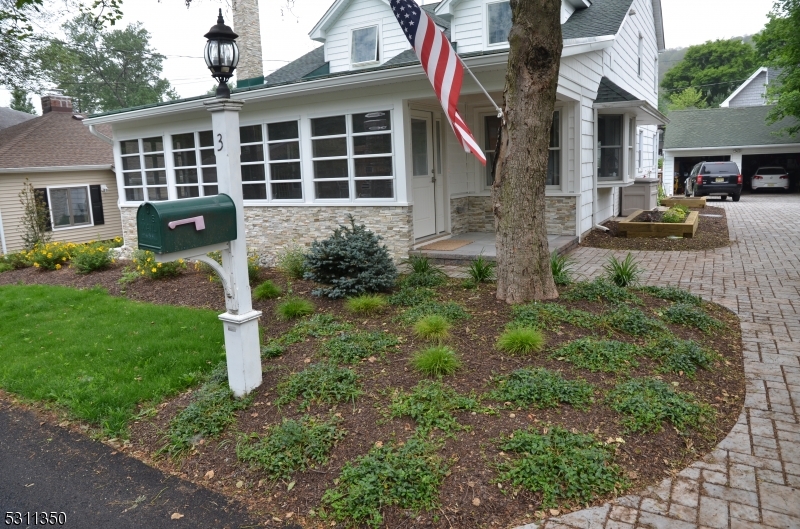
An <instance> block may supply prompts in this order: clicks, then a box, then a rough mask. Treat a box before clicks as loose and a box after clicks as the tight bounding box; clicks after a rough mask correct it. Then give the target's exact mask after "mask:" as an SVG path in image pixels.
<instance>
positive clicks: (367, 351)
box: [322, 331, 400, 364]
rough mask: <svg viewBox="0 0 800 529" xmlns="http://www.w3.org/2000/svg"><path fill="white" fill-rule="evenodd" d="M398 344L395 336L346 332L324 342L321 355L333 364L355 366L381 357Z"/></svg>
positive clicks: (378, 332) (382, 333)
mask: <svg viewBox="0 0 800 529" xmlns="http://www.w3.org/2000/svg"><path fill="white" fill-rule="evenodd" d="M398 343H400V342H399V340H398V339H397V336H395V335H393V334H389V333H386V332H380V331H370V332H346V333H343V334H340V335H339V336H334V337H333V338H331V339H330V340H328V341H327V342H325V343H324V344H323V346H322V354H323V355H325V356H326V357H328V358H329V359H330V360H331V361H333V362H343V363H346V364H355V363H358V362H359V361H360V360H362V359H364V358H369V357H370V356H383V355H384V353H385V352H386V350H387V349H389V348H390V347H394V346H395V345H397V344H398Z"/></svg>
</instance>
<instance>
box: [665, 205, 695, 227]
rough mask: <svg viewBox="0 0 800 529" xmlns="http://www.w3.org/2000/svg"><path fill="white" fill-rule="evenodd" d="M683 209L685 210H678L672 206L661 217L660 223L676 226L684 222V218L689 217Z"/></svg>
mask: <svg viewBox="0 0 800 529" xmlns="http://www.w3.org/2000/svg"><path fill="white" fill-rule="evenodd" d="M684 209H685V208H678V206H673V207H671V208H669V209H668V210H667V211H665V212H664V214H663V215H662V216H661V222H666V223H669V224H677V223H679V222H683V221H685V220H686V217H687V216H688V215H689V212H688V211H684Z"/></svg>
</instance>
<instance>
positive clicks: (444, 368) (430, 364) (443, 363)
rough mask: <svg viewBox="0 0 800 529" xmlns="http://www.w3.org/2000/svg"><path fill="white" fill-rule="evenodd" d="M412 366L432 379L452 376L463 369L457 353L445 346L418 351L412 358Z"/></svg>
mask: <svg viewBox="0 0 800 529" xmlns="http://www.w3.org/2000/svg"><path fill="white" fill-rule="evenodd" d="M411 364H412V365H413V366H414V368H415V369H416V370H417V371H419V372H420V373H424V374H426V375H428V376H432V377H441V376H445V375H452V374H453V373H455V372H456V371H457V370H458V368H459V367H461V361H460V360H459V359H458V356H456V352H455V351H453V350H452V349H451V348H449V347H447V346H444V345H439V346H436V347H429V348H427V349H423V350H422V351H417V352H416V353H414V356H413V357H412V358H411Z"/></svg>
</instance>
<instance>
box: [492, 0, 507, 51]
mask: <svg viewBox="0 0 800 529" xmlns="http://www.w3.org/2000/svg"><path fill="white" fill-rule="evenodd" d="M486 10H487V17H486V18H487V20H488V23H487V24H486V25H487V28H486V29H487V33H488V35H489V45H494V44H504V43H506V42H508V34H509V33H510V32H511V2H494V3H491V4H487V6H486Z"/></svg>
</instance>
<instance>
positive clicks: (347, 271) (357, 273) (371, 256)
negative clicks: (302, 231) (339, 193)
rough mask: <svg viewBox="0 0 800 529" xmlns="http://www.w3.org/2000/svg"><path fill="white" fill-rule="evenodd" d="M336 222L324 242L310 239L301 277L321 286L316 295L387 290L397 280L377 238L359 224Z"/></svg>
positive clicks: (344, 294)
mask: <svg viewBox="0 0 800 529" xmlns="http://www.w3.org/2000/svg"><path fill="white" fill-rule="evenodd" d="M349 219H350V226H343V225H340V226H339V227H338V228H336V229H335V230H334V232H333V235H331V236H330V237H328V238H327V239H325V240H324V241H314V242H313V243H312V244H311V249H310V250H309V252H308V254H307V255H306V260H305V265H306V272H305V274H304V275H303V277H304V278H305V279H310V280H311V281H316V282H317V283H321V284H322V285H324V286H323V287H321V288H317V289H315V290H314V291H313V292H312V293H313V294H314V295H316V296H328V297H329V298H344V297H347V296H358V295H360V294H365V293H370V292H382V291H385V290H389V289H390V288H392V287H393V286H394V284H395V281H396V280H397V267H396V266H395V264H394V261H392V258H391V256H390V255H389V250H388V249H387V248H386V245H381V243H380V241H381V237H380V236H378V235H375V234H374V233H372V232H371V231H369V230H368V229H367V228H366V226H364V225H363V224H360V225H356V221H355V218H354V217H353V216H352V215H350V216H349Z"/></svg>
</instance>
